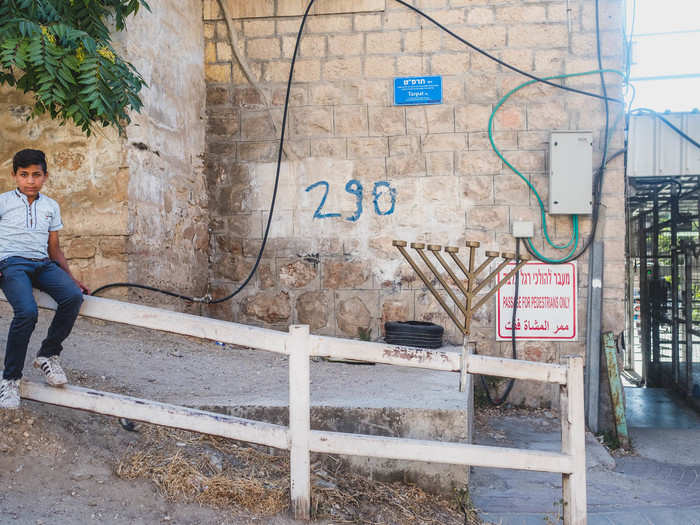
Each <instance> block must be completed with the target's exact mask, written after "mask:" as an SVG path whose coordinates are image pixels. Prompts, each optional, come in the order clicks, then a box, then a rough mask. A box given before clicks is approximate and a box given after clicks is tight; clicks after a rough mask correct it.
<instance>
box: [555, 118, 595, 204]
mask: <svg viewBox="0 0 700 525" xmlns="http://www.w3.org/2000/svg"><path fill="white" fill-rule="evenodd" d="M592 212H593V133H591V132H590V131H552V132H551V134H550V136H549V213H551V214H559V215H574V214H576V215H590V214H591V213H592Z"/></svg>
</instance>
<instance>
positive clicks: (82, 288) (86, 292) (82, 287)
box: [73, 279, 90, 295]
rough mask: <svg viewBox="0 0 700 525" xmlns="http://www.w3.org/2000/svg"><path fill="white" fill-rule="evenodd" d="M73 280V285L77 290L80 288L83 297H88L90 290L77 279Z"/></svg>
mask: <svg viewBox="0 0 700 525" xmlns="http://www.w3.org/2000/svg"><path fill="white" fill-rule="evenodd" d="M73 280H74V281H75V284H77V285H78V288H80V291H81V292H83V293H84V294H85V295H90V289H89V288H88V287H87V286H85V285H84V284H83V283H81V282H80V281H79V280H78V279H73Z"/></svg>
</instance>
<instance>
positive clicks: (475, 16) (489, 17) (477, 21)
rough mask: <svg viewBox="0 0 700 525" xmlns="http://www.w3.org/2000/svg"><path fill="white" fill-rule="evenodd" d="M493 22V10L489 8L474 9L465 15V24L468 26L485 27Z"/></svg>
mask: <svg viewBox="0 0 700 525" xmlns="http://www.w3.org/2000/svg"><path fill="white" fill-rule="evenodd" d="M493 21H494V13H493V9H492V8H490V7H474V8H472V9H470V10H469V12H468V14H467V24H469V25H476V26H481V25H486V24H492V23H493Z"/></svg>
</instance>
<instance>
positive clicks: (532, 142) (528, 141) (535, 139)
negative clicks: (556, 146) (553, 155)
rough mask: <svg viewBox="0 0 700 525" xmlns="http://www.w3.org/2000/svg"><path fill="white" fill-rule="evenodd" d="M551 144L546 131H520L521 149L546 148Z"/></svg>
mask: <svg viewBox="0 0 700 525" xmlns="http://www.w3.org/2000/svg"><path fill="white" fill-rule="evenodd" d="M548 144H549V133H548V132H546V131H518V148H520V149H521V150H533V149H534V150H544V149H545V148H546V147H547V145H548Z"/></svg>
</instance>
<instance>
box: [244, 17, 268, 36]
mask: <svg viewBox="0 0 700 525" xmlns="http://www.w3.org/2000/svg"><path fill="white" fill-rule="evenodd" d="M243 34H244V35H245V36H246V37H248V38H259V37H264V36H272V35H274V34H275V21H274V20H244V21H243Z"/></svg>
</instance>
